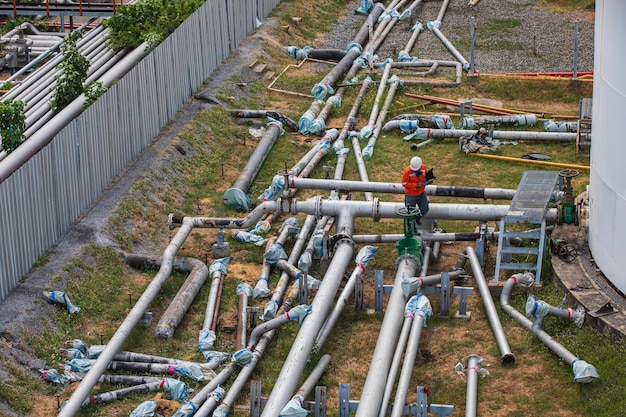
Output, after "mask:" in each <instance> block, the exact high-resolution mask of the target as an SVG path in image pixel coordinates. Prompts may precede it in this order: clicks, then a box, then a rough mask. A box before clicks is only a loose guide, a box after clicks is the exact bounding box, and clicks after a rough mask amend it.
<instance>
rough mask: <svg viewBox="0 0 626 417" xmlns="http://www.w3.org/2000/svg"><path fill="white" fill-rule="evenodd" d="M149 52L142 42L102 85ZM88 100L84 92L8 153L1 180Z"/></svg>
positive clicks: (126, 70) (119, 75)
mask: <svg viewBox="0 0 626 417" xmlns="http://www.w3.org/2000/svg"><path fill="white" fill-rule="evenodd" d="M149 52H150V49H149V48H148V45H147V44H145V43H143V44H141V45H140V46H139V47H137V48H136V49H134V50H133V51H132V52H130V53H129V54H128V55H126V56H125V57H124V58H123V59H121V60H120V62H118V64H117V65H115V67H114V68H113V69H112V70H111V71H109V72H107V73H106V74H105V75H104V76H103V77H102V79H101V80H100V81H101V82H102V85H103V86H104V87H110V86H111V84H112V83H113V82H114V81H116V80H118V79H120V78H122V76H123V75H124V74H126V73H127V72H128V71H129V70H130V69H131V68H132V67H133V66H135V65H136V64H137V62H139V61H140V60H141V59H143V58H144V57H145V56H146V55H147V54H148V53H149ZM86 102H87V98H86V97H85V95H84V94H83V95H81V96H80V97H78V98H77V99H76V100H74V101H73V102H71V103H70V104H69V105H67V106H66V107H65V108H64V109H63V110H61V111H59V112H58V113H56V114H55V116H54V117H53V118H52V119H51V120H50V121H49V122H48V123H47V124H46V128H45V129H39V130H37V131H36V132H34V133H33V134H32V135H31V136H30V137H28V140H26V141H25V142H24V143H22V144H21V145H20V146H18V147H17V149H15V150H14V151H13V152H11V153H10V154H9V155H7V157H6V158H4V159H3V160H2V163H0V182H3V181H4V180H6V179H7V178H8V177H9V176H10V175H11V174H13V173H14V172H15V171H16V170H17V169H18V168H19V167H21V166H22V165H23V164H24V163H26V161H28V160H29V159H30V158H31V157H32V156H33V155H35V154H36V153H37V152H39V151H40V150H41V149H42V148H43V147H44V146H46V145H47V144H48V143H49V142H50V141H51V140H52V138H54V136H55V135H56V134H57V133H58V132H59V131H61V130H62V129H63V128H64V127H65V126H66V125H67V124H68V123H69V121H71V120H73V119H74V118H76V117H77V116H78V115H79V114H81V113H82V112H83V111H84V110H85V103H86Z"/></svg>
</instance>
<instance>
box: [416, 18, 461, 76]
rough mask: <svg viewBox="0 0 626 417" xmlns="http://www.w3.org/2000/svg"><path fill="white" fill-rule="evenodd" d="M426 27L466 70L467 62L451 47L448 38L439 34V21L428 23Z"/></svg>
mask: <svg viewBox="0 0 626 417" xmlns="http://www.w3.org/2000/svg"><path fill="white" fill-rule="evenodd" d="M426 26H427V27H428V29H429V30H430V31H431V32H432V33H433V34H434V35H435V36H436V37H437V38H439V40H440V41H441V42H442V43H443V44H444V45H445V47H446V48H448V51H450V53H451V54H452V55H453V56H454V57H455V58H456V59H457V60H458V61H459V62H460V63H461V64H462V65H463V69H464V70H468V69H469V62H467V59H465V58H464V57H463V55H461V53H460V52H459V50H458V49H456V47H455V46H454V45H452V43H451V42H450V41H449V40H448V38H446V37H445V35H444V34H443V33H441V30H439V29H440V27H441V21H439V20H436V21H434V22H428V24H427V25H426Z"/></svg>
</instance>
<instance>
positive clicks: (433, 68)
mask: <svg viewBox="0 0 626 417" xmlns="http://www.w3.org/2000/svg"><path fill="white" fill-rule="evenodd" d="M391 66H392V67H393V68H420V67H430V69H429V70H428V71H426V72H418V73H415V74H412V75H413V76H418V77H425V76H428V75H433V74H434V73H435V72H437V70H439V67H452V68H455V74H456V76H455V80H454V81H425V80H415V79H407V80H403V84H404V85H429V86H432V87H456V86H458V85H459V84H461V80H462V78H463V65H462V64H461V63H460V62H456V61H444V60H431V59H420V60H419V61H415V62H413V61H407V62H394V63H392V64H391ZM383 130H385V129H384V128H383Z"/></svg>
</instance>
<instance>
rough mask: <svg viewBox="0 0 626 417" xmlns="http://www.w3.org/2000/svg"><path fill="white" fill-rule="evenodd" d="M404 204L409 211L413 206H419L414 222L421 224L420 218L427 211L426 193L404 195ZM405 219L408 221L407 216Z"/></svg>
mask: <svg viewBox="0 0 626 417" xmlns="http://www.w3.org/2000/svg"><path fill="white" fill-rule="evenodd" d="M404 205H405V206H406V207H407V209H408V210H409V211H411V210H412V209H414V208H415V207H418V208H419V213H418V214H417V215H416V216H415V223H416V224H421V222H420V218H422V217H423V216H425V215H426V213H428V197H426V193H422V194H420V195H405V196H404ZM406 221H407V222H408V221H409V220H408V218H407V219H406ZM407 225H408V223H407Z"/></svg>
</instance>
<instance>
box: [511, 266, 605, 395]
mask: <svg viewBox="0 0 626 417" xmlns="http://www.w3.org/2000/svg"><path fill="white" fill-rule="evenodd" d="M534 282H535V279H534V276H532V274H515V275H512V276H511V277H510V278H509V279H508V280H507V281H506V282H505V283H504V287H503V288H502V293H501V294H500V305H501V306H502V310H503V311H504V312H506V313H507V314H508V315H509V316H511V317H513V318H514V319H515V320H517V321H518V322H519V323H520V324H521V325H522V326H523V327H525V328H526V329H528V330H530V332H531V333H533V334H534V335H535V336H537V338H538V339H539V340H541V341H542V342H543V343H544V344H545V345H546V346H547V347H548V348H549V349H550V350H551V351H552V352H554V353H556V355H557V356H558V357H560V358H561V359H563V360H564V361H565V362H567V364H568V365H570V366H571V367H572V370H573V372H574V381H576V382H578V383H589V382H591V381H592V380H593V378H599V375H598V371H597V369H596V368H595V367H594V366H593V365H591V364H589V363H587V362H585V361H583V360H582V359H579V358H578V357H577V356H576V355H574V354H573V353H572V352H570V351H569V350H567V349H566V348H565V347H564V346H563V345H561V344H560V343H559V342H557V341H556V340H554V339H553V338H552V336H550V335H549V334H548V333H546V332H545V331H543V330H542V329H541V328H540V327H539V326H533V322H532V321H530V320H529V319H528V318H526V316H524V315H523V314H522V313H520V312H519V311H517V310H515V309H514V308H513V306H511V305H510V304H509V297H510V295H511V291H513V287H515V286H516V285H517V286H522V287H525V288H530V287H532V285H533V284H534Z"/></svg>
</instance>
